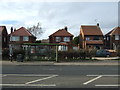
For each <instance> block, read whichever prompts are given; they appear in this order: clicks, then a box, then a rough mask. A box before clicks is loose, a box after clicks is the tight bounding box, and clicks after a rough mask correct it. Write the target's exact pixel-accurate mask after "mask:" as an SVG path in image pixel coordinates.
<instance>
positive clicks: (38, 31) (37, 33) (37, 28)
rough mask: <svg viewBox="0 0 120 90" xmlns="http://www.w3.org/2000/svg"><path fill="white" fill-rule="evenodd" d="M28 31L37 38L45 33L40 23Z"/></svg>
mask: <svg viewBox="0 0 120 90" xmlns="http://www.w3.org/2000/svg"><path fill="white" fill-rule="evenodd" d="M28 30H29V32H31V33H32V34H33V35H34V36H36V37H38V36H40V35H41V34H42V33H43V31H42V27H41V24H40V23H39V22H38V23H37V25H33V26H32V27H28Z"/></svg>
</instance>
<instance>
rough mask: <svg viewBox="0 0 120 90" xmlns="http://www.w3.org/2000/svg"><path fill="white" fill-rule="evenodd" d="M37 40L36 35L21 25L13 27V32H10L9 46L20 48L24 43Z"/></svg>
mask: <svg viewBox="0 0 120 90" xmlns="http://www.w3.org/2000/svg"><path fill="white" fill-rule="evenodd" d="M35 41H36V37H35V36H33V35H32V34H31V33H30V32H29V31H28V30H27V29H26V28H24V27H21V28H19V29H17V30H14V31H13V28H11V33H10V34H9V46H11V45H12V46H13V47H14V48H16V49H17V48H20V47H21V46H22V44H23V43H33V42H35Z"/></svg>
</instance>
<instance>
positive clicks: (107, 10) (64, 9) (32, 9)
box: [0, 0, 118, 39]
mask: <svg viewBox="0 0 120 90" xmlns="http://www.w3.org/2000/svg"><path fill="white" fill-rule="evenodd" d="M0 11H1V13H0V25H5V26H7V29H8V32H9V33H10V30H9V29H10V27H11V26H13V27H15V28H17V29H18V28H20V27H21V26H23V27H26V28H27V27H31V26H33V25H37V23H38V22H40V23H41V26H42V27H43V31H44V33H43V34H42V36H40V37H39V39H47V38H48V36H49V35H50V34H52V33H54V32H55V31H57V30H58V29H61V28H64V26H67V27H68V31H69V32H70V33H71V34H73V35H74V36H77V35H79V32H80V26H81V25H96V23H97V22H99V24H100V27H101V29H102V31H103V33H104V34H106V33H107V32H108V31H110V30H111V29H113V28H115V27H116V26H118V2H38V1H37V2H36V1H35V0H33V1H30V0H29V1H27V2H26V0H24V1H22V0H21V1H19V0H18V1H17V0H12V1H11V0H2V1H1V3H0Z"/></svg>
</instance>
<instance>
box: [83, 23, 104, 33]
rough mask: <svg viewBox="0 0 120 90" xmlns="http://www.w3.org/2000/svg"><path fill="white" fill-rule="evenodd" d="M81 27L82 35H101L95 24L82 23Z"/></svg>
mask: <svg viewBox="0 0 120 90" xmlns="http://www.w3.org/2000/svg"><path fill="white" fill-rule="evenodd" d="M81 28H82V31H83V33H84V35H103V33H102V31H101V29H100V27H99V26H97V25H96V26H87V25H82V26H81Z"/></svg>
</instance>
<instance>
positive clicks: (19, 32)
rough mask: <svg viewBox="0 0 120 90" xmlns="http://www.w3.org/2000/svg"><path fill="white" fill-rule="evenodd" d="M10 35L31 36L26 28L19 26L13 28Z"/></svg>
mask: <svg viewBox="0 0 120 90" xmlns="http://www.w3.org/2000/svg"><path fill="white" fill-rule="evenodd" d="M10 35H13V36H33V35H32V34H31V33H30V32H29V31H28V30H27V29H26V28H24V27H21V28H19V29H17V30H15V31H14V32H13V33H11V34H10Z"/></svg>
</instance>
